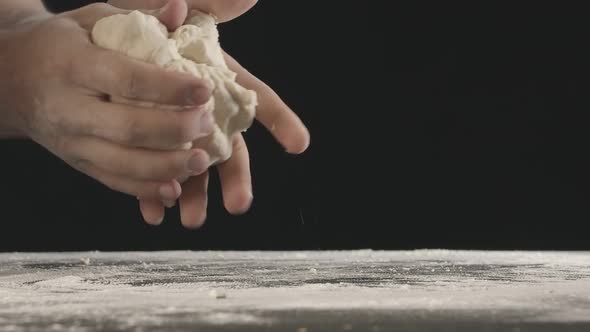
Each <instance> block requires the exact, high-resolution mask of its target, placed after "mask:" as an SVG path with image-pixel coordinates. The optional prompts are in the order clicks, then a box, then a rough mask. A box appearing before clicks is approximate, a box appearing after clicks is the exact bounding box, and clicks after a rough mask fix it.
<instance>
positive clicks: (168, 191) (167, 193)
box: [160, 184, 176, 201]
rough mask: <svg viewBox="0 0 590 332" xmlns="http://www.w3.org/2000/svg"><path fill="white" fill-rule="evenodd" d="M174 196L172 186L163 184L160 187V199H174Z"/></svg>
mask: <svg viewBox="0 0 590 332" xmlns="http://www.w3.org/2000/svg"><path fill="white" fill-rule="evenodd" d="M174 196H175V195H174V188H172V186H170V185H168V184H165V185H163V186H161V187H160V197H161V198H162V201H172V200H175V199H176V197H174Z"/></svg>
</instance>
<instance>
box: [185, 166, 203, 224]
mask: <svg viewBox="0 0 590 332" xmlns="http://www.w3.org/2000/svg"><path fill="white" fill-rule="evenodd" d="M208 184H209V172H205V173H203V174H201V175H199V176H196V177H192V178H190V179H188V180H187V181H186V182H185V183H184V184H183V195H182V196H181V197H180V220H181V222H182V224H183V225H184V227H186V228H193V229H194V228H199V227H201V226H202V225H203V224H204V223H205V219H206V218H207V187H208Z"/></svg>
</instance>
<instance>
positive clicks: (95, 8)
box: [83, 2, 113, 13]
mask: <svg viewBox="0 0 590 332" xmlns="http://www.w3.org/2000/svg"><path fill="white" fill-rule="evenodd" d="M112 9H113V7H112V6H110V5H108V4H106V3H104V2H95V3H91V4H89V5H87V6H86V7H84V8H83V10H84V11H86V12H88V13H106V12H112Z"/></svg>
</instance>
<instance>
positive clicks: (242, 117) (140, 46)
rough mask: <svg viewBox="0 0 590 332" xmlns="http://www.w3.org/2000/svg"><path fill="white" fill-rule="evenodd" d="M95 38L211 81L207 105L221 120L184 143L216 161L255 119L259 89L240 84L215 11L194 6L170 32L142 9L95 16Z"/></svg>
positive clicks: (223, 157) (99, 42)
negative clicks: (227, 58) (209, 130)
mask: <svg viewBox="0 0 590 332" xmlns="http://www.w3.org/2000/svg"><path fill="white" fill-rule="evenodd" d="M92 40H93V42H94V43H95V44H96V45H98V46H100V47H104V48H106V49H110V50H113V51H117V52H121V53H123V54H125V55H128V56H130V57H133V58H136V59H139V60H143V61H146V62H150V63H154V64H156V65H158V66H161V67H163V68H166V69H170V70H176V71H180V72H186V73H190V74H193V75H195V76H196V77H198V78H200V79H204V80H207V81H209V82H210V83H211V84H212V86H213V87H214V88H213V93H212V94H213V98H211V99H210V100H209V102H208V103H207V104H206V108H207V111H211V112H213V117H214V119H215V123H216V126H215V128H214V131H213V133H212V134H211V135H209V136H207V137H204V138H201V139H198V140H196V141H194V142H191V143H188V144H186V145H185V146H183V148H193V147H195V148H201V149H204V150H205V151H207V152H208V153H209V155H210V157H211V161H212V163H213V164H217V163H220V162H223V161H226V160H227V159H229V157H231V154H232V137H233V136H234V135H235V134H237V133H240V132H243V131H246V130H247V129H248V128H249V127H250V126H251V125H252V122H253V121H254V117H255V113H256V106H257V103H258V101H257V96H256V93H255V92H254V91H252V90H247V89H245V88H244V87H242V86H240V85H239V84H238V83H237V82H236V76H237V75H236V73H234V72H232V71H231V70H230V69H229V68H228V67H227V65H226V63H225V59H224V56H223V51H222V49H221V46H220V45H219V32H218V30H217V25H216V22H215V19H214V18H213V17H212V16H210V15H208V14H205V13H202V12H198V11H193V12H192V17H191V18H190V19H189V20H187V22H186V23H185V25H183V26H181V27H179V28H178V29H177V30H176V31H174V32H173V33H171V34H169V33H168V31H167V29H166V27H165V26H164V25H163V24H161V23H160V22H159V21H158V19H157V18H156V17H154V16H150V15H146V14H143V13H141V12H139V11H133V12H131V13H130V14H127V15H125V14H117V15H113V16H109V17H105V18H103V19H101V20H99V21H98V22H96V24H95V25H94V28H93V29H92Z"/></svg>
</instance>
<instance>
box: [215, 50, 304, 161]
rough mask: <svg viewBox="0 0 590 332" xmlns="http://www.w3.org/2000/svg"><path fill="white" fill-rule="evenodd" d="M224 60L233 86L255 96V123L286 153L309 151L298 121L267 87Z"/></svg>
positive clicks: (236, 63)
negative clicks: (233, 75) (234, 78)
mask: <svg viewBox="0 0 590 332" xmlns="http://www.w3.org/2000/svg"><path fill="white" fill-rule="evenodd" d="M225 58H226V59H225V60H226V62H227V65H228V66H229V68H230V69H231V70H232V71H234V72H236V73H237V82H238V83H239V84H241V85H242V86H244V87H246V88H248V89H251V90H254V91H256V93H257V94H258V108H257V110H256V119H257V120H258V121H260V122H261V123H262V124H263V125H264V126H265V127H266V128H267V129H268V130H269V131H270V132H271V133H272V134H273V136H274V137H275V138H276V140H277V141H279V143H281V144H282V145H283V147H285V149H286V150H287V152H289V153H293V154H299V153H302V152H303V151H305V150H306V149H307V148H308V147H309V140H310V137H309V131H308V130H307V128H306V127H305V125H304V124H303V122H302V121H301V119H299V117H298V116H297V115H296V114H295V113H294V112H293V111H292V110H291V109H290V108H289V107H288V106H287V105H286V104H285V103H284V102H283V101H282V100H281V98H280V97H279V96H278V95H277V94H276V92H274V91H273V90H272V89H271V88H270V87H269V86H268V85H266V84H265V83H264V82H262V81H261V80H259V79H258V78H256V77H255V76H254V75H252V74H250V73H249V72H248V71H247V70H246V69H244V67H242V66H241V65H240V64H239V63H238V62H237V61H236V60H235V59H234V58H232V57H231V56H230V55H229V54H227V53H226V54H225Z"/></svg>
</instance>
